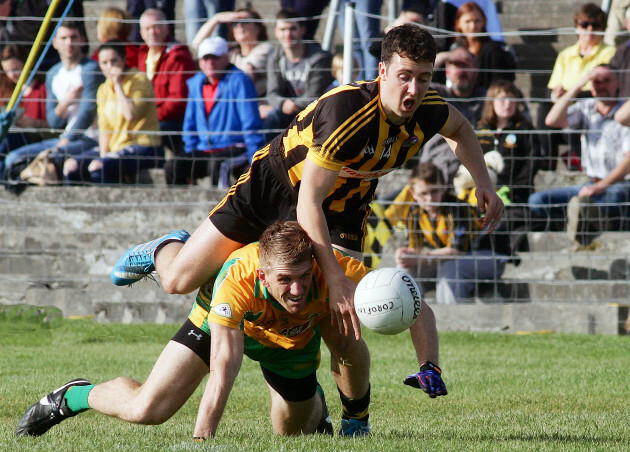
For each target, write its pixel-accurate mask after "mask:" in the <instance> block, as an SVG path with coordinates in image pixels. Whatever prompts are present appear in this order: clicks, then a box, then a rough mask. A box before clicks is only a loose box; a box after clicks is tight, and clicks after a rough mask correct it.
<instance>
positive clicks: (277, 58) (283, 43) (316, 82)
mask: <svg viewBox="0 0 630 452" xmlns="http://www.w3.org/2000/svg"><path fill="white" fill-rule="evenodd" d="M298 18H299V14H298V13H297V12H296V11H294V10H290V9H282V10H280V11H279V12H278V14H276V25H275V34H276V38H277V39H278V41H279V42H280V47H279V48H276V49H275V51H274V52H272V54H271V55H270V57H269V61H268V64H267V100H268V102H269V105H261V106H260V116H261V117H262V119H263V121H264V122H263V127H264V128H265V129H266V130H269V129H271V130H274V129H284V128H285V127H287V126H288V125H289V124H290V123H291V121H292V120H293V118H294V117H295V115H296V114H298V113H299V112H300V111H302V110H303V109H304V108H306V107H307V106H308V104H310V103H311V102H313V100H315V99H317V98H318V97H319V96H321V95H322V94H324V93H325V92H326V90H327V89H328V88H329V87H330V84H331V83H332V82H333V80H334V79H333V76H332V73H331V72H330V68H331V66H332V55H331V54H330V53H328V52H325V51H323V50H322V48H321V46H320V45H319V44H317V43H306V42H304V41H303V40H302V36H304V25H303V24H302V23H301V22H297V21H296V20H295V19H298ZM275 135H277V133H275V132H272V133H270V134H269V136H268V137H267V140H270V139H271V138H273V137H274V136H275Z"/></svg>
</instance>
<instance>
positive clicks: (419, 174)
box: [409, 162, 446, 185]
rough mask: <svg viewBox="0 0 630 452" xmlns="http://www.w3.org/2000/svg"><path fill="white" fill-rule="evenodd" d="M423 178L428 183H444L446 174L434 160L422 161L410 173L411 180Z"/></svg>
mask: <svg viewBox="0 0 630 452" xmlns="http://www.w3.org/2000/svg"><path fill="white" fill-rule="evenodd" d="M414 180H421V181H423V182H425V183H427V184H433V185H444V184H445V183H446V181H445V180H444V174H443V173H442V171H441V170H440V169H439V168H438V167H437V166H435V164H434V163H432V162H422V163H420V164H418V165H416V166H415V167H414V168H413V169H412V170H411V174H410V175H409V181H410V182H411V181H414Z"/></svg>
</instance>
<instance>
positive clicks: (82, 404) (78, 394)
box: [63, 385, 96, 413]
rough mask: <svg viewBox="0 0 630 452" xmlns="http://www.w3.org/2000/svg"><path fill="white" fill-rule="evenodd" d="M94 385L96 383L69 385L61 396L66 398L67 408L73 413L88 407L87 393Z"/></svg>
mask: <svg viewBox="0 0 630 452" xmlns="http://www.w3.org/2000/svg"><path fill="white" fill-rule="evenodd" d="M94 386H96V385H87V386H70V387H69V388H68V390H67V391H66V393H65V394H64V396H63V398H64V399H66V404H67V405H68V408H70V410H71V411H73V412H74V413H81V412H82V411H85V410H88V409H90V405H89V404H88V394H89V393H90V391H91V390H92V388H93V387H94Z"/></svg>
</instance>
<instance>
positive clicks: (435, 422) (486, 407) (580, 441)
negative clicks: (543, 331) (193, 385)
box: [0, 320, 630, 452]
mask: <svg viewBox="0 0 630 452" xmlns="http://www.w3.org/2000/svg"><path fill="white" fill-rule="evenodd" d="M178 327H179V326H178V325H147V324H143V325H115V324H106V325H102V324H98V323H96V322H93V321H89V320H73V321H70V320H65V321H63V323H62V324H61V326H60V327H59V328H56V329H52V330H42V329H40V328H35V327H30V328H29V327H28V325H26V326H25V325H14V324H7V323H6V322H4V323H3V322H1V321H0V402H1V403H0V427H1V429H0V450H2V451H30V450H37V451H55V452H58V451H60V450H62V451H68V450H71V451H109V450H148V451H180V450H184V451H188V450H195V451H196V450H200V451H379V452H389V451H392V452H398V451H424V450H426V451H445V450H453V451H462V450H465V451H512V450H527V451H582V450H589V451H590V450H596V451H627V450H630V408H629V407H628V406H629V404H630V384H629V383H630V373H629V369H630V337H627V336H626V337H606V336H579V335H560V334H555V335H529V336H517V335H512V334H501V333H442V334H441V335H440V340H441V360H440V361H441V362H440V364H441V366H442V368H443V370H444V374H443V376H444V379H445V381H446V384H447V387H448V390H449V395H448V396H446V397H440V398H437V399H429V398H428V397H427V396H426V395H425V394H424V393H422V392H421V391H419V390H415V389H412V388H409V387H406V386H404V385H402V383H401V380H402V378H403V377H404V376H406V375H407V374H409V373H411V372H412V371H414V372H415V369H416V368H417V363H415V360H414V353H413V347H412V346H411V341H410V339H409V336H408V333H403V334H399V335H397V336H380V335H378V334H374V333H370V332H365V338H366V341H367V343H368V346H369V348H370V352H371V355H372V377H371V381H372V405H371V410H370V411H371V415H370V423H371V426H372V432H373V433H372V435H371V436H370V437H369V438H364V439H357V440H352V439H345V438H339V437H333V438H330V437H322V436H308V437H295V438H280V437H277V436H276V435H275V434H274V433H273V430H272V428H271V424H270V421H269V414H268V404H269V397H268V394H267V389H266V387H265V384H264V381H263V378H262V375H261V372H260V370H259V368H258V365H257V364H256V363H253V362H252V361H250V360H248V359H247V358H245V360H244V362H243V367H242V369H241V373H240V374H239V376H238V378H237V380H236V384H235V387H234V390H233V391H232V394H231V396H230V401H229V403H228V407H227V410H226V412H225V414H224V417H223V419H222V421H221V424H220V426H219V432H218V436H217V437H216V438H215V439H213V440H210V441H208V442H206V443H194V442H192V440H191V436H192V429H193V425H194V421H195V415H196V410H197V405H198V403H199V400H200V397H201V391H202V389H203V386H204V383H205V382H204V383H202V385H201V387H200V388H199V390H198V391H197V392H196V393H195V394H194V395H193V397H192V398H191V400H190V401H189V402H188V403H187V404H186V405H185V406H184V407H183V408H182V409H181V410H180V412H179V413H177V414H176V415H175V416H174V417H173V418H172V419H171V420H169V421H168V422H166V423H165V424H163V425H160V426H138V425H131V424H127V423H124V422H122V421H119V420H117V419H111V418H108V417H105V416H102V415H99V414H97V413H95V412H92V411H88V412H86V413H83V414H80V415H78V416H76V417H74V418H72V419H69V420H67V421H64V422H63V423H62V424H60V425H58V426H56V427H53V429H51V430H50V431H49V432H48V433H47V434H45V435H44V436H42V437H40V438H16V437H15V436H14V433H13V432H14V430H15V426H16V423H17V421H18V419H19V418H20V416H21V415H22V413H23V411H24V410H25V409H26V408H27V407H28V406H30V405H31V404H32V403H33V402H35V401H36V400H38V399H39V398H41V397H42V396H43V395H45V394H47V393H48V392H50V391H51V390H52V389H54V388H55V387H57V386H60V385H61V384H63V383H65V382H66V381H68V380H70V379H72V378H76V377H85V378H88V379H89V380H91V381H92V382H101V381H104V380H107V379H111V378H114V377H117V376H119V375H127V376H130V377H133V378H135V379H137V380H140V381H142V380H143V379H144V378H145V377H146V375H148V372H149V371H150V369H151V367H152V366H153V363H154V362H155V360H156V358H157V356H158V354H159V353H160V351H161V350H162V348H163V347H164V345H165V344H166V343H167V341H168V340H169V339H170V338H171V336H172V335H173V334H174V332H175V331H176V330H177V329H178ZM322 357H323V361H322V366H321V368H320V371H319V372H318V378H319V380H320V382H321V383H322V386H323V387H324V390H325V391H326V395H327V399H328V404H329V407H330V410H331V415H332V417H333V422H334V424H335V425H336V426H337V428H338V426H339V418H340V411H341V409H340V406H339V399H338V396H337V392H336V388H335V386H334V382H333V380H332V377H331V376H330V374H329V372H328V371H327V369H328V365H329V360H328V358H329V357H328V353H327V351H326V350H324V351H323V353H322Z"/></svg>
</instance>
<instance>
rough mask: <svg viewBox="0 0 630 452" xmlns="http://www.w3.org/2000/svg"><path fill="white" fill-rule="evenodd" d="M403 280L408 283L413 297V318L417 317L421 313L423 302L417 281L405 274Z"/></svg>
mask: <svg viewBox="0 0 630 452" xmlns="http://www.w3.org/2000/svg"><path fill="white" fill-rule="evenodd" d="M402 280H403V281H404V282H405V284H406V285H407V288H408V289H409V293H410V294H411V296H412V297H413V318H414V319H415V318H417V317H418V316H419V315H420V306H421V304H422V297H421V296H420V294H419V293H418V290H417V288H416V283H415V282H414V281H413V279H411V278H410V277H409V275H403V276H402Z"/></svg>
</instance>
